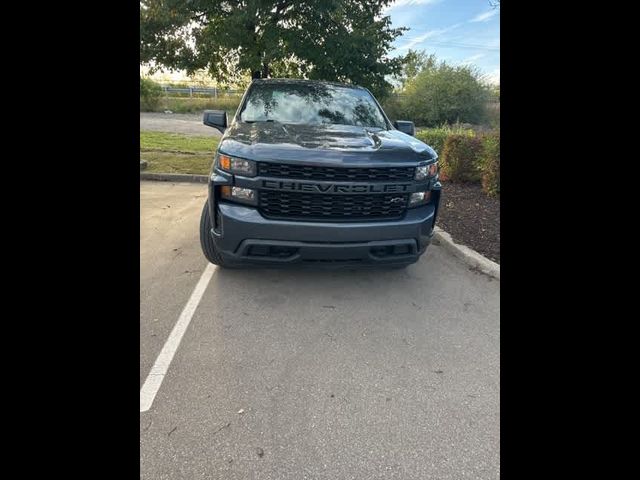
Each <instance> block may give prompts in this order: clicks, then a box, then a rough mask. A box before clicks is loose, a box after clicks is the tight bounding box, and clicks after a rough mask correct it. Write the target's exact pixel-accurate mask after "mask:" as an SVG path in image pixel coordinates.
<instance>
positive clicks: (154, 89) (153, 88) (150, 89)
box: [140, 77, 162, 111]
mask: <svg viewBox="0 0 640 480" xmlns="http://www.w3.org/2000/svg"><path fill="white" fill-rule="evenodd" d="M161 98H162V87H161V86H160V85H159V84H157V83H156V82H154V81H153V80H150V79H148V78H143V77H140V110H141V111H153V110H154V109H156V108H157V107H158V105H159V104H160V99H161Z"/></svg>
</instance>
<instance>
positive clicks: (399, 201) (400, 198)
mask: <svg viewBox="0 0 640 480" xmlns="http://www.w3.org/2000/svg"><path fill="white" fill-rule="evenodd" d="M389 202H390V203H401V202H404V198H402V197H395V198H392V199H391V200H389Z"/></svg>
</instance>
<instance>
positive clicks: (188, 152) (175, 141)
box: [140, 131, 219, 175]
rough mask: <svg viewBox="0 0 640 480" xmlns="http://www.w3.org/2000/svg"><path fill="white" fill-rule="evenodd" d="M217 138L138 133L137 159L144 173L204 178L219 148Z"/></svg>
mask: <svg viewBox="0 0 640 480" xmlns="http://www.w3.org/2000/svg"><path fill="white" fill-rule="evenodd" d="M218 142H219V139H218V138H216V137H205V136H194V135H182V134H179V133H165V132H150V131H141V132H140V158H141V159H142V160H146V161H147V162H148V166H147V168H146V169H145V171H146V172H152V173H191V174H196V175H207V174H208V173H209V170H210V169H211V163H212V162H213V154H214V152H215V150H216V148H217V147H218Z"/></svg>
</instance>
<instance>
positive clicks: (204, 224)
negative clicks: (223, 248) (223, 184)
mask: <svg viewBox="0 0 640 480" xmlns="http://www.w3.org/2000/svg"><path fill="white" fill-rule="evenodd" d="M212 228H213V223H212V222H211V215H210V214H209V201H206V202H205V203H204V208H203V209H202V216H201V217H200V245H201V246H202V253H204V256H205V257H206V259H207V260H209V261H210V262H211V263H213V264H214V265H218V266H220V267H223V268H224V267H227V266H228V264H227V263H226V262H225V260H224V258H222V255H220V252H219V251H218V250H217V249H216V246H215V244H214V243H213V237H212V235H211V229H212Z"/></svg>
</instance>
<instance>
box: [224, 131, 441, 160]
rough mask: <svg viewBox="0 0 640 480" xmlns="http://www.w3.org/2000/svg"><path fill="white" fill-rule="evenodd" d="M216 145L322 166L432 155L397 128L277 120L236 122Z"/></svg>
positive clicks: (247, 155) (429, 157) (430, 157)
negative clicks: (307, 123) (308, 123)
mask: <svg viewBox="0 0 640 480" xmlns="http://www.w3.org/2000/svg"><path fill="white" fill-rule="evenodd" d="M219 150H220V152H221V153H225V154H227V155H232V156H237V157H241V158H246V159H248V160H267V161H268V160H272V161H291V162H297V161H300V162H304V163H308V164H314V163H315V164H323V165H326V164H327V163H332V164H345V165H358V166H367V165H373V164H381V163H383V164H384V163H388V164H393V165H398V164H415V163H417V162H424V161H430V160H433V159H435V158H437V155H436V152H435V151H434V150H433V149H432V148H431V147H429V146H428V145H426V144H425V143H423V142H421V141H420V140H418V139H416V138H414V137H412V136H410V135H407V134H405V133H403V132H400V131H399V130H378V131H376V129H373V128H365V127H358V126H352V125H294V124H282V123H279V122H256V123H244V122H236V123H235V124H233V125H232V126H231V127H230V128H229V129H227V131H226V132H225V134H224V136H223V137H222V140H221V141H220V145H219Z"/></svg>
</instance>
